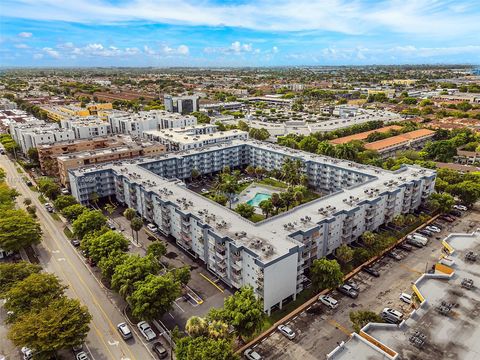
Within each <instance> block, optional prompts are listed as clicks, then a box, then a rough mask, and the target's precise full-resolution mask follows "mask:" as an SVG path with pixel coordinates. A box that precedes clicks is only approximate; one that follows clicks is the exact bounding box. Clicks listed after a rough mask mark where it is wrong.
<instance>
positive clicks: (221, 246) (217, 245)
mask: <svg viewBox="0 0 480 360" xmlns="http://www.w3.org/2000/svg"><path fill="white" fill-rule="evenodd" d="M215 250H217V251H225V250H226V247H225V244H222V243H215Z"/></svg>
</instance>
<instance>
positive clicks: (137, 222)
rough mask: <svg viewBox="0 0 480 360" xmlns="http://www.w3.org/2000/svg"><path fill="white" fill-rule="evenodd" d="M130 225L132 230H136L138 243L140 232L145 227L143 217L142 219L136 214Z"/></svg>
mask: <svg viewBox="0 0 480 360" xmlns="http://www.w3.org/2000/svg"><path fill="white" fill-rule="evenodd" d="M130 227H131V228H132V231H135V234H136V235H137V236H136V237H137V244H138V232H139V230H140V229H141V228H142V227H143V221H142V219H140V218H139V217H138V216H135V217H134V218H133V219H132V220H131V221H130Z"/></svg>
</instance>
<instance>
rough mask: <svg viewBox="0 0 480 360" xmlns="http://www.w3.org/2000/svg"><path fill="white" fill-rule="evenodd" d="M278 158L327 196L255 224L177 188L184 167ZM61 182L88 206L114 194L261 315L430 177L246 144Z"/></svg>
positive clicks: (401, 208) (86, 170)
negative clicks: (248, 295)
mask: <svg viewBox="0 0 480 360" xmlns="http://www.w3.org/2000/svg"><path fill="white" fill-rule="evenodd" d="M286 159H295V160H299V161H300V162H301V163H302V165H303V169H302V172H303V173H304V174H305V175H306V176H307V179H308V184H309V186H310V187H311V188H312V189H314V190H316V191H318V192H320V193H324V194H325V193H326V194H328V195H326V196H324V197H321V198H319V199H316V200H313V201H311V202H309V203H306V204H303V205H301V206H297V207H295V208H293V209H291V210H289V211H287V212H285V213H282V214H279V215H276V216H272V217H270V218H268V219H266V220H263V221H261V222H258V223H252V222H250V221H249V220H247V219H245V218H243V217H241V216H240V215H239V214H238V213H236V212H234V211H232V210H230V209H228V208H226V207H224V206H221V205H219V204H218V203H216V202H213V201H211V200H210V199H208V198H206V197H204V196H201V195H199V194H197V193H195V192H193V191H191V190H190V189H188V188H187V187H186V186H185V184H184V183H183V181H182V180H183V179H188V178H190V177H191V174H192V171H193V170H196V171H197V172H198V173H199V174H200V175H207V174H213V173H216V172H219V171H221V170H222V169H223V168H225V167H226V166H228V167H230V168H231V169H235V168H244V167H246V166H248V165H252V166H254V167H257V166H259V167H262V168H264V169H266V170H273V169H278V168H280V167H281V166H282V164H283V163H284V161H285V160H286ZM69 177H70V185H71V190H72V194H73V195H74V196H75V197H76V198H77V200H78V201H79V202H80V203H82V204H85V203H88V201H89V198H90V195H91V194H92V193H96V194H98V195H99V196H100V197H107V196H114V197H115V198H116V199H117V201H119V202H121V203H123V204H125V206H128V207H130V208H133V209H135V210H136V211H137V212H138V213H139V214H141V216H143V217H144V218H145V219H146V220H147V221H149V222H152V223H154V224H156V225H157V226H158V228H159V229H160V231H161V232H162V233H163V234H164V235H165V236H172V237H173V238H174V239H176V242H177V244H178V245H179V246H180V247H182V248H183V249H185V251H187V252H188V253H189V254H191V255H192V256H193V257H195V258H197V259H199V260H200V261H203V262H204V263H205V265H206V267H207V268H208V269H209V271H211V272H212V273H214V274H215V275H216V276H217V277H218V278H219V279H221V280H222V281H224V282H225V283H226V284H228V285H229V286H231V287H233V288H237V289H238V288H240V287H242V286H245V285H249V286H252V287H253V288H254V289H255V293H256V294H257V295H258V296H259V297H261V298H263V304H264V310H265V311H266V312H268V313H270V311H271V310H272V309H273V308H274V307H279V308H282V305H283V304H284V303H285V302H286V301H289V300H294V299H295V298H296V296H297V294H298V293H299V292H301V291H302V290H303V289H304V286H305V285H306V283H307V281H308V279H307V278H306V276H305V271H306V270H307V269H308V268H309V266H310V265H311V264H312V262H313V260H315V259H319V258H322V257H324V256H327V255H329V254H332V252H333V251H334V250H335V249H336V248H337V247H339V246H340V245H342V244H350V243H351V242H352V241H355V240H357V239H358V238H359V237H360V236H361V234H363V233H364V232H365V231H374V230H376V229H378V228H379V227H380V226H381V225H382V224H385V223H388V222H390V221H392V219H393V218H394V217H395V216H396V215H398V214H406V213H409V212H412V211H414V210H415V209H417V208H418V207H419V206H420V205H421V204H422V201H423V200H425V199H427V198H428V196H429V195H430V194H431V193H432V192H433V191H434V185H435V172H434V171H433V170H429V169H423V168H420V167H417V166H403V167H401V168H400V169H399V170H397V171H393V172H392V171H387V170H383V169H381V168H376V167H371V166H366V165H359V164H355V163H353V162H350V161H345V160H338V159H332V158H328V157H325V156H320V155H316V154H311V153H306V152H303V151H299V150H293V149H289V148H285V147H281V146H277V145H272V144H268V143H264V142H259V141H250V140H248V141H246V140H234V141H232V142H228V143H223V144H216V145H213V146H207V147H202V148H197V149H192V150H186V151H180V152H175V153H166V154H163V155H160V156H158V157H156V158H151V159H145V158H143V159H137V160H136V161H132V160H130V161H128V162H114V163H107V164H103V165H96V166H90V167H82V168H79V169H75V170H70V171H69Z"/></svg>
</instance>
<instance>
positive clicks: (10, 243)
mask: <svg viewBox="0 0 480 360" xmlns="http://www.w3.org/2000/svg"><path fill="white" fill-rule="evenodd" d="M41 237H42V231H41V229H40V224H39V223H38V222H36V221H35V220H34V219H33V218H32V217H31V216H30V215H28V214H27V213H26V212H25V211H24V210H3V211H0V248H2V249H3V250H6V251H19V250H20V249H23V248H24V247H26V246H29V245H33V244H38V243H40V240H41Z"/></svg>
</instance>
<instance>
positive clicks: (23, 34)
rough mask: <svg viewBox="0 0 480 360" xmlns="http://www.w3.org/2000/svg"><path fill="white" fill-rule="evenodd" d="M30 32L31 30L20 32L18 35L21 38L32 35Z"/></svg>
mask: <svg viewBox="0 0 480 360" xmlns="http://www.w3.org/2000/svg"><path fill="white" fill-rule="evenodd" d="M32 35H33V34H32V33H31V32H21V33H19V34H18V36H20V37H22V38H29V37H32Z"/></svg>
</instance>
